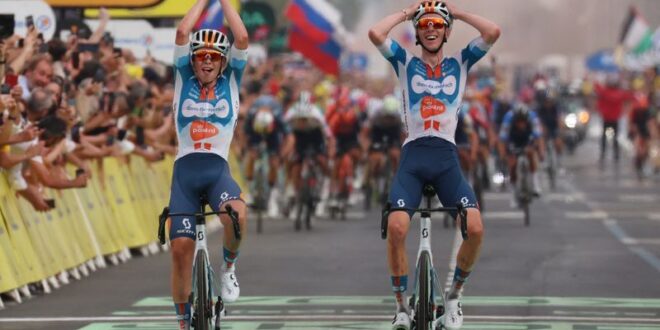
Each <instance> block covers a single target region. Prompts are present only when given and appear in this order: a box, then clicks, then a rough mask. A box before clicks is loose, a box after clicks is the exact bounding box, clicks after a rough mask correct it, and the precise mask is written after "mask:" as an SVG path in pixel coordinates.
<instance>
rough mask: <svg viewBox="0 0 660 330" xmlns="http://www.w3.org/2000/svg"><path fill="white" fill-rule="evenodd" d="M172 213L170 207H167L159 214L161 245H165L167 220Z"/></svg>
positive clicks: (159, 238)
mask: <svg viewBox="0 0 660 330" xmlns="http://www.w3.org/2000/svg"><path fill="white" fill-rule="evenodd" d="M169 213H170V208H169V207H166V208H164V209H163V212H162V213H161V214H160V215H159V216H158V241H159V242H160V244H161V245H165V222H167V216H168V215H169Z"/></svg>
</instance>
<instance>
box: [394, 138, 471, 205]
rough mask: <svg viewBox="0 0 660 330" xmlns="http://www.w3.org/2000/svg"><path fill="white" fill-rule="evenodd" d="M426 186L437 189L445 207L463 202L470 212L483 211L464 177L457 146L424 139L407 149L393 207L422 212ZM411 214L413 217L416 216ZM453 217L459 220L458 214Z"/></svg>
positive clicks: (397, 181) (401, 165) (402, 156)
mask: <svg viewBox="0 0 660 330" xmlns="http://www.w3.org/2000/svg"><path fill="white" fill-rule="evenodd" d="M426 183H428V184H431V185H433V187H434V188H435V191H436V193H437V194H438V199H440V202H441V203H442V205H443V206H446V207H453V206H455V205H456V203H458V202H461V203H463V205H464V206H465V207H466V208H477V209H478V208H479V205H478V203H477V198H476V197H475V195H474V191H473V190H472V188H471V187H470V185H469V184H468V183H467V180H465V178H464V177H463V172H462V171H461V166H460V165H459V161H458V151H457V149H456V146H455V145H454V144H452V143H451V142H449V141H446V140H443V139H441V138H438V137H423V138H419V139H416V140H413V141H411V142H409V143H407V144H406V145H405V146H403V149H402V152H401V163H400V164H399V169H398V170H397V172H396V175H395V177H394V180H393V181H392V188H391V190H390V198H389V201H390V203H391V205H392V207H393V208H401V209H416V208H418V207H419V206H420V202H421V201H422V188H423V187H424V184H426ZM424 206H426V205H424ZM407 212H408V214H409V215H410V216H411V217H412V214H413V212H412V211H407ZM452 216H454V217H456V214H455V212H454V213H453V214H452Z"/></svg>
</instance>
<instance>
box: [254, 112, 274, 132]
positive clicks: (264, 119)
mask: <svg viewBox="0 0 660 330" xmlns="http://www.w3.org/2000/svg"><path fill="white" fill-rule="evenodd" d="M252 128H253V129H254V131H255V132H256V133H258V134H269V133H271V132H272V131H273V128H275V116H273V113H272V112H270V111H259V112H257V114H256V115H255V116H254V122H253V123H252Z"/></svg>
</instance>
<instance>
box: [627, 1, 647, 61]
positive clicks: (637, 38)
mask: <svg viewBox="0 0 660 330" xmlns="http://www.w3.org/2000/svg"><path fill="white" fill-rule="evenodd" d="M619 43H620V44H621V45H623V46H624V47H625V48H626V49H627V50H628V51H630V52H632V53H633V54H642V53H645V52H647V51H648V50H650V49H651V48H653V30H652V29H651V27H650V26H649V24H648V23H647V22H646V20H645V19H644V17H642V15H641V13H640V12H639V10H638V9H637V7H635V6H631V7H630V10H629V11H628V17H626V20H625V22H624V25H623V30H622V31H621V38H620V40H619Z"/></svg>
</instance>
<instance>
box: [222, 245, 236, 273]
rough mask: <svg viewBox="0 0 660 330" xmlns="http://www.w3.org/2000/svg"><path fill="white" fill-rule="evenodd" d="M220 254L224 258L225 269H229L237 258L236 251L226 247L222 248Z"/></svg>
mask: <svg viewBox="0 0 660 330" xmlns="http://www.w3.org/2000/svg"><path fill="white" fill-rule="evenodd" d="M222 254H223V255H224V258H225V269H229V268H231V267H233V266H234V264H235V263H236V259H238V251H236V252H231V251H229V250H228V249H227V248H226V247H223V248H222Z"/></svg>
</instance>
